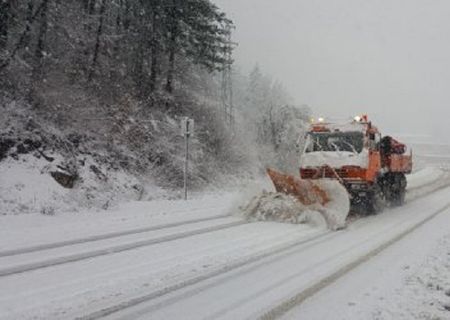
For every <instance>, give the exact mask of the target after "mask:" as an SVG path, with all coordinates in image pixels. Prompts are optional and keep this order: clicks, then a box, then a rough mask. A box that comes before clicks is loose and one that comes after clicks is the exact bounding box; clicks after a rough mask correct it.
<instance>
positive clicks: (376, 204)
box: [369, 184, 386, 214]
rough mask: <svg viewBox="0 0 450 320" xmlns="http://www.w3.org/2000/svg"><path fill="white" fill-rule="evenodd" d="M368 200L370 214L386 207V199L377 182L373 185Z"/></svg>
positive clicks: (381, 210) (379, 211)
mask: <svg viewBox="0 0 450 320" xmlns="http://www.w3.org/2000/svg"><path fill="white" fill-rule="evenodd" d="M369 201H370V205H369V207H370V213H372V214H377V213H381V212H383V210H384V208H386V199H385V196H384V194H383V191H382V189H381V187H380V186H379V185H378V184H376V185H375V186H374V189H373V192H372V196H371V197H370V200H369Z"/></svg>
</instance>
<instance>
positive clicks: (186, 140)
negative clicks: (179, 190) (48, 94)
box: [184, 122, 189, 200]
mask: <svg viewBox="0 0 450 320" xmlns="http://www.w3.org/2000/svg"><path fill="white" fill-rule="evenodd" d="M188 123H189V122H188ZM186 127H187V129H188V130H189V124H187V125H186ZM184 140H185V158H184V200H187V194H188V191H187V175H188V160H189V131H187V132H186V134H185V138H184Z"/></svg>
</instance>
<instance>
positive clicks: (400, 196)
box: [391, 173, 407, 206]
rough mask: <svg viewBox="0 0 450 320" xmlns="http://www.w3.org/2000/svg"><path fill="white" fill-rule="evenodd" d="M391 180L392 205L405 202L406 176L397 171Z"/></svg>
mask: <svg viewBox="0 0 450 320" xmlns="http://www.w3.org/2000/svg"><path fill="white" fill-rule="evenodd" d="M393 180H394V181H393V185H392V195H393V197H392V200H391V203H392V205H393V206H401V205H403V204H404V203H405V195H406V183H407V182H406V177H405V175H404V174H403V173H397V174H396V175H395V177H394V179H393Z"/></svg>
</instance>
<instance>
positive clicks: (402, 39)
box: [213, 0, 450, 143]
mask: <svg viewBox="0 0 450 320" xmlns="http://www.w3.org/2000/svg"><path fill="white" fill-rule="evenodd" d="M213 2H215V3H216V4H217V5H218V6H219V7H220V8H221V9H222V10H223V11H225V12H226V13H227V14H228V16H229V17H230V18H231V19H233V21H234V23H235V25H236V31H235V33H234V40H235V41H236V42H238V43H239V47H238V48H237V50H236V52H235V58H236V60H237V64H238V65H240V66H241V67H242V68H243V70H249V69H251V68H252V67H253V66H254V65H255V64H256V63H259V65H260V67H261V68H262V69H263V70H264V71H266V72H267V73H269V74H271V75H272V76H274V77H275V78H276V79H278V80H280V81H282V82H283V83H284V85H285V87H286V88H287V90H288V91H289V93H290V94H291V95H292V96H293V97H294V98H295V99H296V101H297V103H298V104H302V103H306V104H308V105H310V106H311V107H312V108H313V111H314V113H315V114H316V115H324V116H325V117H326V116H332V117H339V118H345V117H347V116H351V115H356V114H359V113H368V114H369V116H370V117H371V118H372V119H374V121H376V122H377V124H378V126H379V127H381V128H382V129H383V130H384V131H385V132H384V133H394V132H395V133H408V134H433V135H434V136H436V137H439V138H441V139H442V140H443V141H445V142H449V143H450V134H449V132H450V130H449V127H450V126H449V125H448V123H450V119H449V118H450V108H449V105H448V104H449V101H450V0H370V1H369V0H278V1H274V0H213ZM441 139H440V140H441Z"/></svg>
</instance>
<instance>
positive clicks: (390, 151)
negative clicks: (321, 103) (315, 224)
mask: <svg viewBox="0 0 450 320" xmlns="http://www.w3.org/2000/svg"><path fill="white" fill-rule="evenodd" d="M406 149H407V147H406V145H405V144H403V143H400V142H399V141H397V140H395V139H394V138H392V137H390V136H382V135H381V133H380V132H379V131H378V128H377V127H375V126H374V125H373V124H372V122H371V121H369V120H368V118H367V116H365V115H364V116H361V117H355V118H354V119H353V120H352V121H350V122H347V123H344V124H336V123H329V122H325V121H324V120H323V119H320V121H318V122H314V123H312V124H311V127H310V129H309V130H308V131H307V133H306V141H305V147H304V150H303V152H302V154H301V157H300V179H297V178H295V177H292V176H288V175H283V174H280V173H278V172H276V171H274V170H271V169H268V171H267V172H268V174H269V176H270V177H271V179H272V181H273V183H274V185H275V188H276V189H277V191H278V192H284V193H288V194H291V195H294V196H296V197H297V198H298V199H299V200H300V201H301V202H302V203H304V204H310V203H314V202H320V203H321V204H324V203H326V202H327V201H329V199H327V190H320V184H317V185H316V184H314V181H317V180H320V179H328V180H330V179H334V180H337V181H339V182H340V183H341V184H342V185H343V186H344V187H345V189H346V190H347V192H348V195H349V198H350V204H351V211H354V212H358V213H378V212H381V211H383V209H384V208H385V207H386V206H387V205H390V206H399V205H402V204H403V203H404V201H405V193H406V184H407V181H406V177H405V175H406V174H408V173H411V171H412V152H411V151H410V152H409V153H407V150H406ZM311 185H313V187H311ZM305 188H307V189H308V190H305ZM305 194H306V199H305Z"/></svg>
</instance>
